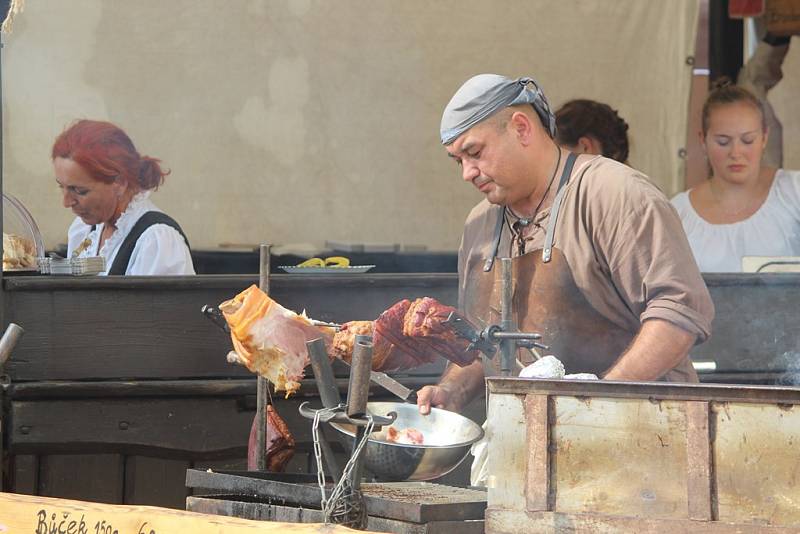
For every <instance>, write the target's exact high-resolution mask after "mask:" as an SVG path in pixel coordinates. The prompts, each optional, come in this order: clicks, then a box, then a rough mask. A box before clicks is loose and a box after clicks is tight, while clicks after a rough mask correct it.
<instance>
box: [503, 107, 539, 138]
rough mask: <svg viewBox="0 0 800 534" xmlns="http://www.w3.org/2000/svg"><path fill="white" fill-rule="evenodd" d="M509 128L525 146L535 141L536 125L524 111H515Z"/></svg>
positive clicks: (509, 122)
mask: <svg viewBox="0 0 800 534" xmlns="http://www.w3.org/2000/svg"><path fill="white" fill-rule="evenodd" d="M508 124H509V128H511V131H512V132H514V135H516V137H517V139H518V140H519V142H520V143H522V144H523V145H524V146H527V145H529V144H530V143H531V141H532V140H533V139H532V138H533V129H534V125H533V122H532V121H531V118H530V117H528V115H526V114H525V113H523V112H522V111H515V112H514V113H513V114H512V115H511V118H510V119H509V121H508Z"/></svg>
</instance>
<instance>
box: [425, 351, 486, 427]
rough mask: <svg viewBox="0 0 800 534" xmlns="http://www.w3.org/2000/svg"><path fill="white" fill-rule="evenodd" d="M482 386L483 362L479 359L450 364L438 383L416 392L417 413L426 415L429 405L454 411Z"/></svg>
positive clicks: (429, 411)
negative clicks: (465, 363)
mask: <svg viewBox="0 0 800 534" xmlns="http://www.w3.org/2000/svg"><path fill="white" fill-rule="evenodd" d="M482 387H483V363H482V362H481V360H480V359H478V360H476V361H474V362H472V363H471V364H469V365H467V366H466V367H459V366H458V365H454V364H452V363H451V364H450V365H448V366H447V369H445V370H444V374H442V378H441V380H439V384H438V385H436V386H425V387H423V388H422V389H420V390H419V391H418V392H417V406H418V407H419V413H421V414H422V415H428V414H429V413H431V406H434V407H435V408H444V409H445V410H450V411H451V412H456V411H458V410H460V409H461V408H463V407H464V405H465V404H467V403H469V401H471V400H472V399H473V398H474V397H475V395H476V394H477V393H478V392H479V391H480V390H481V388H482Z"/></svg>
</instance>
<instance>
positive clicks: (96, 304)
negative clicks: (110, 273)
mask: <svg viewBox="0 0 800 534" xmlns="http://www.w3.org/2000/svg"><path fill="white" fill-rule="evenodd" d="M29 278H33V277H29ZM36 278H39V279H38V280H37V281H28V282H13V283H12V284H11V285H10V286H9V285H8V284H7V286H6V288H7V289H8V291H7V292H5V293H4V294H5V296H6V297H7V299H6V301H7V302H6V310H7V311H8V313H9V318H8V319H9V320H13V321H14V322H17V323H19V324H21V325H25V327H26V330H27V332H26V335H25V337H24V338H23V339H22V340H21V342H20V343H19V345H18V346H17V347H16V350H15V352H14V358H12V359H11V361H10V362H9V364H8V372H9V374H10V375H11V376H12V379H13V380H15V381H29V380H86V379H94V380H97V379H111V378H126V379H134V378H157V379H169V378H187V377H195V378H199V377H203V378H210V377H234V378H236V377H246V376H250V373H249V371H247V370H246V369H244V368H243V367H241V366H236V365H231V364H228V363H227V361H226V359H225V355H226V354H227V353H228V351H229V350H230V339H229V337H228V336H227V335H225V334H224V333H223V332H221V331H220V330H219V329H218V328H216V327H215V326H213V325H212V324H211V323H210V322H209V321H208V320H207V319H205V318H204V317H203V316H202V314H201V313H200V308H201V307H202V306H203V305H204V304H219V303H220V302H222V301H223V300H227V299H229V298H231V297H232V296H234V295H235V294H236V293H238V292H240V291H241V290H243V289H244V288H245V287H247V286H248V285H249V284H251V283H252V282H254V281H255V279H254V278H253V277H247V276H245V277H242V276H197V277H186V278H181V277H143V278H142V277H120V279H113V278H115V277H107V278H106V277H100V278H96V279H92V280H81V279H79V280H75V279H70V280H63V279H53V278H49V277H43V278H40V277H36ZM271 289H272V291H271V293H272V294H273V296H274V298H275V299H276V300H277V301H278V302H280V303H281V304H283V305H284V306H285V307H287V308H290V309H295V310H298V311H299V310H302V309H306V310H307V311H308V313H309V314H310V315H312V316H313V317H315V318H317V319H320V320H325V321H348V320H353V319H374V318H375V317H377V315H378V314H379V313H381V312H382V311H384V310H385V309H386V308H388V307H389V306H391V305H392V304H394V303H395V302H397V301H398V300H400V299H403V298H413V297H421V296H431V297H434V298H437V299H439V300H441V301H442V302H445V303H455V302H456V300H457V283H456V276H455V275H454V274H453V275H450V274H447V275H439V276H435V275H434V276H431V275H388V274H386V275H374V276H366V277H365V275H356V276H342V277H324V276H323V277H314V276H302V275H283V276H282V275H276V276H275V277H274V282H273V287H272V288H271ZM353 294H358V299H355V300H353V298H352V296H353ZM343 302H346V303H347V305H346V306H343V305H342V303H343ZM121 324H124V325H125V328H120V325H121ZM55 347H57V350H55V349H54V348H55ZM100 361H102V362H103V365H98V364H97V362H100ZM443 366H444V361H443V360H442V361H440V362H437V366H433V367H431V366H427V370H426V371H422V370H415V371H412V373H411V374H417V373H423V372H424V373H428V374H438V373H440V372H441V369H442V368H443ZM434 368H435V369H434Z"/></svg>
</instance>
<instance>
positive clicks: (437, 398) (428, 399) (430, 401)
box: [417, 386, 453, 415]
mask: <svg viewBox="0 0 800 534" xmlns="http://www.w3.org/2000/svg"><path fill="white" fill-rule="evenodd" d="M450 397H451V395H450V391H449V390H448V389H447V388H445V387H443V386H425V387H424V388H422V389H421V390H419V391H418V392H417V406H418V407H419V413H421V414H422V415H428V414H429V413H431V406H433V407H434V408H444V409H445V410H452V409H453V408H452V406H450Z"/></svg>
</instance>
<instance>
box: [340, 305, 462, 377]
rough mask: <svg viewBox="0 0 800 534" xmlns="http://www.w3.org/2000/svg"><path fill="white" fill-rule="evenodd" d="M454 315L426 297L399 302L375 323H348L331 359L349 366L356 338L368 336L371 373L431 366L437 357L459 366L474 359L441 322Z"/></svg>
mask: <svg viewBox="0 0 800 534" xmlns="http://www.w3.org/2000/svg"><path fill="white" fill-rule="evenodd" d="M452 311H455V309H454V308H452V307H450V306H445V305H444V304H442V303H440V302H438V301H437V300H435V299H432V298H430V297H425V298H421V299H417V300H415V301H414V302H411V301H409V300H401V301H400V302H398V303H396V304H395V305H394V306H392V307H391V308H389V309H388V310H386V311H385V312H383V313H382V314H381V315H380V316H379V317H378V318H377V319H376V320H375V321H351V322H349V323H345V324H344V325H342V329H341V330H340V331H339V332H337V333H336V335H335V336H334V338H333V345H332V347H333V349H332V350H333V355H334V356H336V357H338V358H341V359H343V360H344V361H346V362H348V363H349V362H350V359H351V358H352V355H353V346H354V344H355V337H356V336H357V335H371V336H372V343H373V348H372V353H373V356H372V369H373V370H374V371H384V372H391V371H400V370H406V369H413V368H414V367H418V366H420V365H423V364H425V363H431V362H433V361H435V360H436V358H437V357H438V356H442V357H444V358H447V359H448V360H450V361H452V362H454V363H456V364H458V365H460V366H462V367H463V366H465V365H469V364H470V363H472V362H473V361H475V359H476V358H477V357H478V353H477V352H476V351H467V346H468V345H469V342H468V341H466V340H463V339H461V338H458V337H457V336H456V335H455V333H454V332H453V330H452V329H451V328H450V327H449V326H448V325H444V324H443V323H444V321H446V320H447V317H448V316H449V315H450V312H452Z"/></svg>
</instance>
